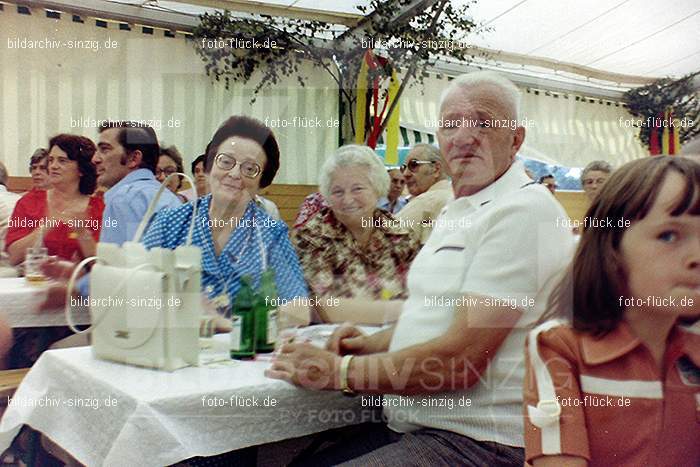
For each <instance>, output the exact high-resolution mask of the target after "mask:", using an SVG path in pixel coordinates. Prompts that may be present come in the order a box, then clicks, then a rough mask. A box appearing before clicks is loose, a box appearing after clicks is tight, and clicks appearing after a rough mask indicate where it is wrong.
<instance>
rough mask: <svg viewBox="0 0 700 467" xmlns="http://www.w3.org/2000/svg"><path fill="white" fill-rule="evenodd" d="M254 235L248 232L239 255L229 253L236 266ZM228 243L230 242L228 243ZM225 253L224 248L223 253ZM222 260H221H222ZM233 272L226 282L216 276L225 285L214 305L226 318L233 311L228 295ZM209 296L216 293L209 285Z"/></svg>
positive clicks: (215, 298)
mask: <svg viewBox="0 0 700 467" xmlns="http://www.w3.org/2000/svg"><path fill="white" fill-rule="evenodd" d="M253 225H255V216H253ZM252 234H253V231H252V230H250V229H249V230H248V233H247V235H246V238H245V241H244V242H243V245H242V246H241V248H240V249H239V252H238V254H237V255H235V256H234V255H233V254H232V253H230V252H229V253H227V255H228V256H229V257H230V258H231V259H232V262H233V263H234V264H236V265H238V262H239V261H240V259H241V257H242V256H243V252H244V251H245V250H246V248H247V247H248V243H250V237H251V235H252ZM226 243H228V241H227V242H226ZM224 248H226V245H224ZM221 252H222V253H223V248H222V251H221ZM220 259H221V258H220ZM232 269H233V270H232V271H231V274H229V275H228V277H227V278H226V279H225V280H223V281H222V280H221V279H222V276H221V275H219V274H215V276H216V278H217V279H219V283H222V285H223V292H222V293H220V294H219V295H217V296H216V297H214V299H213V300H212V303H213V304H214V306H215V307H216V309H217V311H218V312H219V314H223V315H224V316H226V317H228V312H229V311H230V309H231V306H230V305H231V299H230V298H229V293H228V283H229V282H230V281H231V278H232V277H233V275H234V274H235V273H236V272H237V271H236V269H234V268H232ZM206 290H207V294H208V295H210V294H212V293H213V292H214V287H213V286H211V285H209V286H207V288H206Z"/></svg>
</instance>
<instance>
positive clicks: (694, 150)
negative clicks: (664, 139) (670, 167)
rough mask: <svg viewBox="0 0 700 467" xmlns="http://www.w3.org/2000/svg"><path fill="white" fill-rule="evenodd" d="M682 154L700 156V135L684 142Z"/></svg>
mask: <svg viewBox="0 0 700 467" xmlns="http://www.w3.org/2000/svg"><path fill="white" fill-rule="evenodd" d="M681 154H682V155H684V156H700V135H698V136H696V137H695V138H693V139H691V140H690V141H688V142H687V143H685V144H682V145H681Z"/></svg>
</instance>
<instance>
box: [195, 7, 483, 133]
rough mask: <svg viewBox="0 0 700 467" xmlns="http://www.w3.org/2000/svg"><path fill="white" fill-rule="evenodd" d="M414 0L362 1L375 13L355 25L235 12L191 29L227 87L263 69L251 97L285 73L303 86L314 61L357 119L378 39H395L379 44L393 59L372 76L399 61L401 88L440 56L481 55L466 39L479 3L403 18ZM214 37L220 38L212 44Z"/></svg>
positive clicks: (208, 67) (206, 18)
mask: <svg viewBox="0 0 700 467" xmlns="http://www.w3.org/2000/svg"><path fill="white" fill-rule="evenodd" d="M412 2H413V0H372V1H371V2H370V4H369V5H368V6H367V7H366V8H365V7H358V10H360V12H361V13H362V14H366V13H367V12H370V13H369V14H367V15H366V16H365V17H364V18H362V19H361V20H360V21H359V22H358V25H357V26H356V27H354V28H349V29H344V27H343V26H339V25H334V24H330V23H323V22H320V21H311V20H300V19H293V18H286V17H270V16H261V19H257V18H248V17H237V16H234V15H233V14H232V13H231V12H229V11H223V12H220V11H217V12H215V13H212V14H209V13H205V14H204V15H202V16H201V17H200V24H199V25H198V26H197V27H196V28H195V30H194V31H193V44H194V47H195V49H196V51H197V53H198V55H199V56H200V57H201V58H202V60H203V61H204V64H205V65H204V66H205V71H206V73H207V75H209V76H211V77H213V79H214V80H216V81H222V82H223V84H224V85H225V86H226V88H227V89H228V88H229V86H230V84H231V82H232V80H233V81H235V82H242V83H248V82H249V81H250V80H251V78H252V77H253V75H254V74H255V72H259V73H260V75H259V76H260V80H259V81H258V82H257V84H256V85H255V88H254V92H253V96H252V100H251V103H252V102H254V101H255V98H256V95H257V94H258V93H259V92H260V91H261V90H263V89H265V88H268V87H270V86H272V85H275V84H277V83H278V82H279V81H280V79H281V78H282V77H285V76H292V75H295V76H296V77H297V81H298V82H299V85H300V86H304V85H305V84H306V80H307V79H308V78H307V77H306V76H302V75H300V74H299V70H300V66H301V65H302V62H304V61H310V62H311V63H312V64H313V66H314V67H315V68H318V69H322V70H323V71H325V72H326V73H328V74H329V75H330V76H331V77H332V78H333V79H334V80H335V82H336V83H337V84H338V87H339V89H340V92H341V95H342V97H343V102H341V105H342V108H344V109H345V111H346V112H347V113H348V114H349V116H350V118H349V121H350V123H352V108H353V104H354V102H355V99H356V96H355V87H356V79H357V73H358V71H359V68H360V64H361V61H362V57H363V56H364V53H365V51H366V50H367V49H373V48H375V47H374V46H376V45H379V44H380V45H382V46H383V45H385V44H389V45H390V46H389V47H385V48H383V49H380V50H377V49H375V52H378V53H379V55H380V56H382V57H385V58H387V59H388V61H387V62H386V66H383V67H380V68H379V69H377V70H375V71H374V72H372V74H371V75H370V78H373V77H375V76H376V77H378V78H380V79H382V80H384V79H387V78H389V77H390V76H391V73H392V70H393V67H397V68H398V69H401V70H405V71H406V72H405V73H404V74H403V75H401V74H400V80H401V89H400V91H399V93H402V92H403V89H404V88H405V86H406V84H408V83H409V82H411V81H412V80H414V81H415V82H416V83H418V84H421V85H422V83H423V80H424V78H425V77H426V76H427V75H428V73H427V71H426V70H427V69H429V68H430V67H431V66H432V65H435V63H436V62H437V60H438V59H439V58H441V57H448V58H452V59H456V60H459V61H460V62H462V63H464V62H468V61H470V60H471V59H472V58H474V56H475V55H474V52H473V49H472V48H471V47H469V46H468V42H466V38H467V36H468V34H469V33H470V32H472V31H473V30H474V29H476V27H477V24H476V23H475V22H474V21H473V20H472V19H471V18H470V17H469V15H468V9H469V8H470V7H471V5H472V4H474V3H475V2H471V3H467V4H465V5H463V6H460V7H455V6H453V5H452V4H451V2H450V1H449V0H437V1H432V2H431V1H428V2H425V4H426V5H427V6H426V7H425V8H418V9H416V10H415V11H413V12H411V13H410V14H407V15H405V16H403V17H401V19H400V20H397V19H396V16H397V12H400V11H403V10H404V9H405V7H407V6H409V5H410V4H411V3H412ZM361 28H362V29H364V30H362V29H361ZM361 30H362V32H359V31H361ZM212 40H216V41H218V42H216V43H212V42H210V41H212ZM236 40H239V41H243V40H247V41H251V40H254V41H257V42H258V43H259V44H264V43H265V41H268V42H267V43H268V44H272V43H274V46H273V47H259V48H245V49H242V48H236V47H235V45H236ZM211 45H215V46H214V47H211ZM462 46H464V47H462ZM419 70H420V71H419ZM384 93H386V89H385V90H384ZM382 97H384V96H382ZM387 118H388V115H386V116H385V119H387ZM352 131H354V130H352Z"/></svg>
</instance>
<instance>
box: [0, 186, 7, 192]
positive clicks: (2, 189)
mask: <svg viewBox="0 0 700 467" xmlns="http://www.w3.org/2000/svg"><path fill="white" fill-rule="evenodd" d="M0 191H3V192H6V191H7V187H6V186H5V185H3V184H0Z"/></svg>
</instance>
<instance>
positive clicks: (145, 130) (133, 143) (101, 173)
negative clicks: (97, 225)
mask: <svg viewBox="0 0 700 467" xmlns="http://www.w3.org/2000/svg"><path fill="white" fill-rule="evenodd" d="M99 131H100V136H99V139H98V143H97V152H95V155H94V156H93V158H92V162H93V163H94V164H95V167H96V168H97V184H98V185H101V186H106V187H108V188H109V190H108V191H107V192H106V193H105V195H104V200H105V210H104V214H103V216H102V224H103V227H102V231H101V232H100V242H108V243H116V244H117V245H121V244H122V243H124V242H125V241H128V240H132V239H133V237H134V234H135V233H136V229H137V227H138V225H139V223H140V222H141V219H142V218H143V215H144V214H145V213H146V209H147V208H148V205H149V204H150V202H151V200H152V199H153V197H154V196H155V194H156V192H157V191H158V189H159V188H160V183H158V181H157V180H156V179H155V176H154V175H153V173H154V171H155V168H156V164H157V163H158V155H159V147H158V138H157V137H156V133H155V131H153V129H152V128H151V127H148V126H141V125H138V124H136V123H132V122H106V123H104V124H103V125H102V126H101V127H100V129H99ZM180 205H181V202H180V201H179V200H178V199H177V197H176V196H175V195H174V194H173V193H172V192H170V190H163V193H162V194H161V197H160V200H159V202H158V206H157V209H156V211H158V210H160V209H162V208H175V207H178V206H180Z"/></svg>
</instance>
